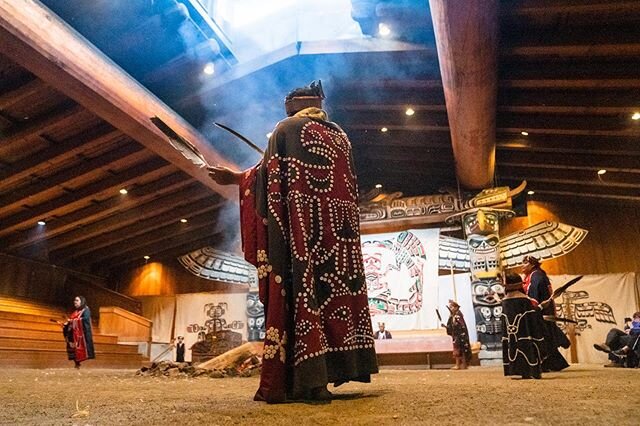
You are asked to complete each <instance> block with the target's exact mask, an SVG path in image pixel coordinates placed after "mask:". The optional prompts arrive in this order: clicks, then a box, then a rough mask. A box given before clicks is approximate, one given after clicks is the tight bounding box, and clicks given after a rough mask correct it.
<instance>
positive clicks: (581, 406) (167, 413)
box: [0, 366, 640, 425]
mask: <svg viewBox="0 0 640 426" xmlns="http://www.w3.org/2000/svg"><path fill="white" fill-rule="evenodd" d="M257 385H258V379H257V378H232V379H210V378H195V379H187V378H151V377H136V376H135V375H134V372H133V371H123V370H91V369H86V370H80V371H76V370H74V369H71V368H70V369H68V370H61V369H52V370H22V369H5V370H0V424H3V425H5V424H6V425H15V424H37V425H45V424H55V425H60V424H77V425H103V424H104V425H113V424H127V425H130V424H136V425H137V424H149V425H163V424H177V425H192V424H207V425H213V424H251V425H263V424H265V425H266V424H269V425H279V424H282V425H285V424H286V425H291V424H293V423H294V422H295V424H296V425H302V424H319V425H320V424H322V425H326V424H349V425H360V424H375V425H379V424H437V425H444V424H457V425H459V424H486V425H492V424H511V425H516V424H520V425H532V424H549V425H551V424H554V425H560V424H567V425H569V424H575V425H577V424H582V425H588V424H597V423H602V424H615V425H638V424H640V406H639V405H638V396H639V395H640V369H634V370H631V369H605V368H603V367H600V366H571V367H570V368H569V369H568V370H566V371H564V372H561V373H549V374H546V375H545V377H544V378H543V379H542V380H539V381H535V380H517V379H510V378H505V377H503V376H502V372H501V370H500V369H498V368H493V367H492V368H487V367H475V368H471V369H470V370H467V371H449V370H383V371H382V372H381V373H380V374H378V375H377V376H376V377H375V378H374V381H373V383H371V384H368V385H365V384H347V385H344V386H341V387H340V388H338V389H336V390H334V395H335V399H334V401H332V402H331V403H329V404H323V405H311V404H303V403H295V404H282V405H266V404H264V403H258V402H253V401H252V397H253V392H254V391H255V390H256V387H257ZM529 401H532V402H529ZM76 404H77V405H78V407H77V408H76Z"/></svg>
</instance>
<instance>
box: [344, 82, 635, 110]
mask: <svg viewBox="0 0 640 426" xmlns="http://www.w3.org/2000/svg"><path fill="white" fill-rule="evenodd" d="M340 86H341V87H342V88H343V90H363V89H379V90H397V89H412V90H420V91H427V90H433V89H439V88H441V87H443V86H442V81H441V80H420V79H413V80H354V81H347V82H344V83H342V84H341V85H340ZM498 87H500V88H506V89H590V90H596V89H637V88H640V79H637V78H563V79H553V78H535V79H524V78H519V79H505V78H501V79H499V80H498ZM349 99H350V98H349ZM367 105H370V104H365V105H363V106H364V107H366V106H367ZM396 106H397V107H401V105H396ZM418 107H420V106H419V105H418ZM427 107H430V106H427ZM431 107H433V106H431ZM414 109H415V108H414ZM416 111H417V110H416Z"/></svg>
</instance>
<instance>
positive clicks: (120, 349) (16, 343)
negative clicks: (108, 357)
mask: <svg viewBox="0 0 640 426" xmlns="http://www.w3.org/2000/svg"><path fill="white" fill-rule="evenodd" d="M94 347H95V350H96V353H100V352H109V353H120V354H137V353H138V347H137V346H135V345H118V344H108V343H106V344H105V343H95V342H94ZM0 348H2V349H30V350H34V351H37V350H48V349H56V350H59V349H62V350H66V347H65V342H64V340H62V339H60V340H58V341H53V340H36V339H24V338H10V337H2V336H0Z"/></svg>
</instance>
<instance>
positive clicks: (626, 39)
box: [333, 0, 640, 203]
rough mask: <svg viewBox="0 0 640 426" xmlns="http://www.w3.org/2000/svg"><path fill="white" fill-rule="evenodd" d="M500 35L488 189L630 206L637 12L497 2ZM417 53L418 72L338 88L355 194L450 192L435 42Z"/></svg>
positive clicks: (639, 54) (637, 195) (637, 186)
mask: <svg viewBox="0 0 640 426" xmlns="http://www.w3.org/2000/svg"><path fill="white" fill-rule="evenodd" d="M423 18H424V17H421V18H420V19H423ZM387 22H390V25H391V26H392V27H393V26H394V22H393V21H387ZM422 22H423V23H424V26H425V27H429V28H430V30H431V32H433V28H432V27H431V25H430V22H431V21H430V19H423V21H422ZM395 24H396V27H398V26H401V25H402V23H401V22H399V21H398V22H395ZM415 25H417V24H415V23H414V26H415ZM499 28H500V47H499V70H498V73H499V74H498V75H499V81H498V85H499V92H498V107H497V109H498V111H497V147H496V149H497V152H496V184H497V185H511V186H513V185H516V184H517V183H519V182H520V181H522V180H527V181H528V182H529V189H530V190H534V191H535V194H534V195H533V197H535V198H536V199H546V200H551V199H553V200H559V201H562V202H575V201H589V202H594V203H597V202H611V201H613V202H616V201H617V202H638V201H640V120H638V121H634V120H632V119H631V116H632V114H633V113H634V112H638V111H640V2H638V1H593V0H589V1H586V0H585V1H566V0H558V1H555V0H554V1H548V0H531V1H511V0H506V1H502V2H501V4H500V21H499ZM424 31H426V29H425V28H423V32H424ZM426 47H427V48H428V49H433V50H432V54H431V55H429V54H427V53H422V54H421V55H422V56H423V61H422V63H423V67H424V68H423V71H422V72H418V71H417V70H415V64H414V63H412V62H407V64H406V65H403V66H402V67H401V69H402V70H403V71H405V72H406V71H408V72H409V73H410V76H409V78H407V76H406V73H399V77H398V78H383V79H361V78H358V76H354V77H353V78H352V79H351V80H350V81H343V82H342V84H341V87H340V89H339V90H338V92H339V93H341V94H343V95H341V96H340V98H339V99H338V103H337V105H333V107H334V109H336V110H338V112H339V116H338V121H339V122H341V123H342V124H344V126H345V128H346V129H347V130H348V133H349V135H350V137H351V139H352V142H353V144H354V147H355V153H356V159H357V160H358V165H359V171H360V176H359V177H360V183H361V186H364V187H365V188H367V187H371V186H372V185H374V184H375V183H382V184H383V185H384V186H385V187H386V188H388V189H389V190H399V191H402V192H405V193H407V194H420V193H424V192H425V191H429V190H434V189H435V188H434V186H433V184H432V182H434V181H435V182H436V184H437V185H442V186H444V187H445V188H446V187H447V186H449V187H454V188H455V184H456V182H455V176H454V171H453V167H452V164H453V163H452V162H453V153H452V150H451V141H450V137H449V129H448V127H447V126H448V122H447V112H446V108H445V102H444V93H443V89H442V84H441V81H440V72H439V69H438V68H437V57H436V55H435V41H434V40H433V39H431V40H430V41H429V38H428V37H427V38H426ZM397 56H398V58H399V59H400V60H401V61H402V56H400V55H397ZM414 56H415V55H414ZM400 63H401V64H402V62H400ZM434 63H435V66H434ZM372 93H375V94H374V95H371V94H372ZM409 106H410V107H412V108H413V109H414V110H415V111H416V113H415V115H413V116H412V117H407V116H406V115H405V114H404V111H405V109H406V108H407V107H409ZM383 127H386V128H387V129H388V131H387V132H386V133H383V132H381V131H380V129H382V128H383ZM521 132H527V133H528V136H523V135H522V134H521ZM600 169H606V170H607V173H606V174H605V175H602V176H600V177H599V176H598V175H597V171H598V170H600Z"/></svg>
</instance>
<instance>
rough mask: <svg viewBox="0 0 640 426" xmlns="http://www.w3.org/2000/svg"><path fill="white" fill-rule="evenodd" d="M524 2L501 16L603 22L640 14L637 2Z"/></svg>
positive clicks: (515, 5)
mask: <svg viewBox="0 0 640 426" xmlns="http://www.w3.org/2000/svg"><path fill="white" fill-rule="evenodd" d="M537 3H538V4H536V2H532V1H529V2H522V3H514V7H508V8H505V9H504V10H503V11H502V12H501V14H500V15H501V16H523V17H527V18H535V19H536V20H540V19H548V20H550V21H556V20H557V19H558V17H557V15H572V16H573V15H589V16H591V17H593V18H594V19H599V20H601V19H602V18H603V16H606V17H612V16H616V17H617V19H619V18H621V17H625V16H629V15H631V16H637V15H638V14H640V11H639V10H638V2H637V1H635V0H634V1H620V2H618V1H615V2H613V1H608V0H600V1H597V2H589V1H581V2H575V3H574V2H572V3H564V2H548V1H540V2H537Z"/></svg>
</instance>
